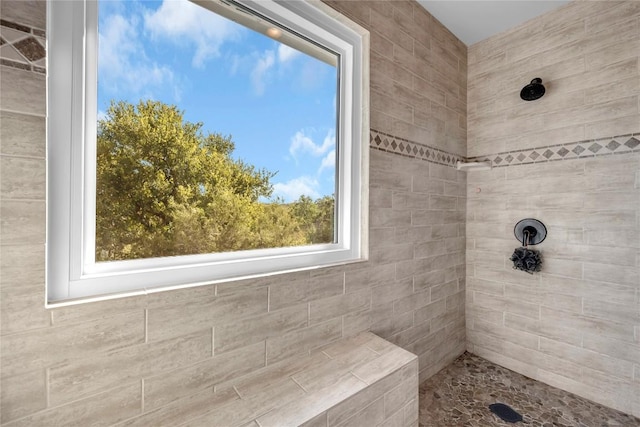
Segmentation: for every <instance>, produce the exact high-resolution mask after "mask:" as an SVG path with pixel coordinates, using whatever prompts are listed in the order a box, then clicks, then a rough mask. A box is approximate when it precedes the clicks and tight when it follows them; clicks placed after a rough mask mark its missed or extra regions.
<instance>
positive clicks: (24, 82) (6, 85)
mask: <svg viewBox="0 0 640 427" xmlns="http://www.w3.org/2000/svg"><path fill="white" fill-rule="evenodd" d="M12 3H17V2H12ZM3 10H4V7H3ZM0 84H1V85H2V93H1V94H0V105H2V109H3V110H7V111H11V112H14V113H23V114H30V115H34V116H40V117H44V115H45V110H46V103H45V99H46V98H45V97H46V78H45V76H43V75H42V74H37V73H31V72H24V71H22V70H18V69H16V68H11V67H6V66H4V65H3V66H0Z"/></svg>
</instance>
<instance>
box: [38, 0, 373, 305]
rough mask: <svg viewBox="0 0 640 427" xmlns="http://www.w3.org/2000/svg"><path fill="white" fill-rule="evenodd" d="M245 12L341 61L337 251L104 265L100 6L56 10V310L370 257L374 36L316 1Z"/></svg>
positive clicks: (51, 243) (85, 0)
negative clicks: (99, 186)
mask: <svg viewBox="0 0 640 427" xmlns="http://www.w3.org/2000/svg"><path fill="white" fill-rule="evenodd" d="M192 1H194V2H195V3H198V4H200V5H202V6H204V7H207V8H209V9H211V10H216V11H218V12H220V11H224V9H225V8H227V9H228V8H229V7H230V6H229V4H227V3H226V2H223V1H219V0H192ZM239 3H242V4H243V5H244V6H246V7H248V8H251V9H253V10H255V11H257V12H258V13H260V14H262V15H263V16H267V17H269V19H272V20H274V21H276V22H278V23H279V24H281V25H284V26H285V27H286V28H288V29H291V30H292V31H294V32H296V33H298V34H301V35H303V36H304V37H306V38H308V39H310V40H312V41H314V42H316V43H319V44H320V45H322V46H325V47H326V48H329V49H330V50H331V51H333V52H335V53H337V54H338V57H339V66H338V69H339V82H340V84H339V94H338V102H339V109H340V112H341V113H340V114H339V116H340V117H339V121H338V129H337V147H336V148H337V152H338V153H339V155H338V156H337V159H336V160H337V163H336V177H337V182H338V184H337V185H338V188H337V197H336V206H337V209H336V227H337V239H336V240H337V241H336V243H333V244H321V245H310V246H302V247H287V248H272V249H260V250H251V251H238V252H227V253H217V254H200V255H184V256H175V257H164V258H150V259H138V260H127V261H111V262H100V263H96V262H95V188H96V172H95V170H96V169H95V163H96V119H97V117H96V114H97V108H96V102H97V40H98V33H97V31H98V30H97V18H98V17H97V15H98V13H97V10H98V8H97V1H95V0H77V1H50V2H48V30H47V35H48V53H49V54H48V64H47V67H48V72H47V76H48V77H47V78H48V81H47V243H46V250H47V256H46V263H47V266H46V284H47V304H48V305H61V304H73V303H76V302H83V301H89V300H96V299H108V298H114V297H120V296H129V295H135V294H145V293H148V292H154V291H157V290H166V289H174V288H180V287H188V286H198V285H204V284H211V283H217V282H221V281H229V280H238V279H243V278H248V277H256V276H264V275H271V274H277V273H282V272H288V271H295V270H301V269H310V268H318V267H323V266H330V265H337V264H344V263H348V262H356V261H361V260H365V259H366V258H367V256H368V247H367V246H368V241H367V230H368V217H367V214H368V194H367V192H368V133H369V117H368V99H369V98H368V90H369V89H368V88H369V82H368V78H369V77H368V76H369V59H368V51H369V49H368V48H369V38H368V32H367V31H366V30H363V29H362V28H361V27H359V26H358V25H357V24H354V23H353V22H351V21H349V20H348V19H346V18H344V17H343V16H342V15H340V14H339V13H337V12H335V11H334V10H333V9H331V8H329V7H328V6H326V5H324V4H323V3H321V2H319V1H315V0H314V1H302V0H295V1H291V0H287V1H278V0H275V1H272V0H243V1H241V2H239ZM231 7H232V6H231ZM92 242H93V245H92V244H91V243H92Z"/></svg>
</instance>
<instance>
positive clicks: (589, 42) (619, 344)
mask: <svg viewBox="0 0 640 427" xmlns="http://www.w3.org/2000/svg"><path fill="white" fill-rule="evenodd" d="M639 55H640V3H639V2H637V1H627V2H590V1H584V2H583V1H581V2H574V3H571V4H569V5H567V6H565V7H564V8H562V9H560V10H558V11H555V12H551V13H550V14H547V15H544V16H542V17H539V18H537V19H535V20H533V21H531V22H529V23H526V24H524V25H522V26H520V27H519V28H516V29H514V30H512V31H508V32H506V33H503V34H501V35H498V36H496V37H493V38H491V39H488V40H486V41H484V42H481V43H479V44H476V45H474V46H471V47H470V48H469V94H468V96H469V110H468V112H469V123H468V126H469V133H468V136H469V156H470V157H475V158H477V159H479V160H481V159H485V158H487V159H490V160H492V161H493V164H494V169H493V170H491V171H482V172H481V171H477V172H469V174H468V176H467V180H468V185H467V197H468V199H467V253H466V258H467V311H466V315H467V338H468V348H469V350H471V351H472V352H473V353H475V354H477V355H480V356H482V357H485V358H487V359H489V360H491V361H493V362H497V363H499V364H501V365H503V366H506V367H507V368H510V369H513V370H516V371H518V372H521V373H523V374H525V375H527V376H529V377H532V378H535V379H538V380H541V381H543V382H546V383H548V384H551V385H554V386H557V387H560V388H562V389H565V390H568V391H571V392H574V393H576V394H579V395H581V396H584V397H586V398H589V399H592V400H595V401H597V402H600V403H603V404H605V405H607V406H610V407H614V408H616V409H620V410H622V411H624V412H627V413H631V414H634V415H636V416H638V415H640V149H639V147H638V143H639V141H638V140H640V136H639V135H638V134H639V133H640V112H639V108H640V107H639V98H640V96H639V95H640V70H639V62H638V61H639ZM534 77H540V78H542V80H543V84H545V86H546V88H547V93H546V94H545V95H544V97H543V98H541V99H540V100H538V101H533V102H525V101H522V100H521V99H520V97H519V91H520V89H521V88H522V87H523V86H524V85H526V84H527V83H529V82H530V81H531V79H533V78H534ZM496 166H497V167H496ZM528 217H533V218H537V219H539V220H540V221H542V222H543V223H544V224H545V225H546V226H547V229H548V235H547V238H546V240H545V241H544V242H543V243H542V244H540V245H539V246H538V247H537V248H539V249H540V250H541V251H542V254H543V267H542V271H541V272H540V273H537V274H534V275H529V274H526V273H524V272H521V271H516V270H513V269H512V268H511V262H510V261H509V257H510V256H511V254H512V253H513V250H514V248H516V247H518V246H519V243H518V241H517V240H516V238H515V237H514V235H513V227H514V225H515V224H516V222H518V221H519V220H521V219H523V218H528Z"/></svg>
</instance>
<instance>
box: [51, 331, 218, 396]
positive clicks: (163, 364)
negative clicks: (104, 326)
mask: <svg viewBox="0 0 640 427" xmlns="http://www.w3.org/2000/svg"><path fill="white" fill-rule="evenodd" d="M211 346H212V343H211V334H210V332H209V333H205V334H199V335H187V336H185V337H180V338H176V339H171V340H167V341H162V342H157V343H150V344H142V345H139V346H133V347H127V348H124V349H122V350H118V351H113V352H110V353H107V354H96V355H95V356H94V357H93V358H92V359H91V360H82V361H79V362H75V363H62V364H59V365H55V366H53V367H52V368H50V369H49V404H50V405H59V404H62V403H65V402H68V401H72V400H74V399H75V398H78V397H80V396H88V395H91V394H94V393H97V392H99V391H100V390H106V389H109V388H113V387H116V386H118V385H119V384H123V383H127V382H133V381H139V380H140V378H143V377H147V376H151V375H152V373H153V372H166V371H171V370H174V369H177V368H180V367H183V366H188V365H191V364H194V363H196V362H199V361H201V360H203V359H206V358H209V357H211V352H212V351H211Z"/></svg>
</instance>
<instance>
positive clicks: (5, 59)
mask: <svg viewBox="0 0 640 427" xmlns="http://www.w3.org/2000/svg"><path fill="white" fill-rule="evenodd" d="M46 45H47V44H46V40H45V32H44V31H43V30H40V29H37V28H29V27H27V26H24V25H21V24H16V23H14V22H9V21H5V20H4V19H2V20H0V64H2V65H6V66H8V67H13V68H18V69H20V70H26V71H34V72H36V73H41V74H46V68H45V66H46V56H47V53H46V50H45V46H46Z"/></svg>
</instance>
